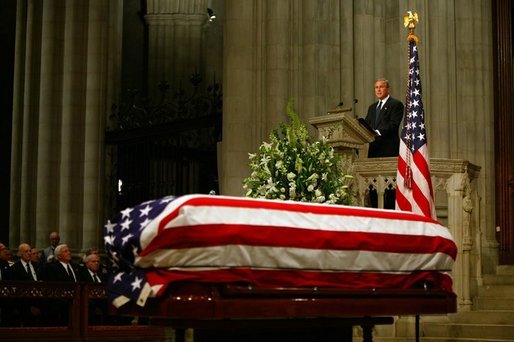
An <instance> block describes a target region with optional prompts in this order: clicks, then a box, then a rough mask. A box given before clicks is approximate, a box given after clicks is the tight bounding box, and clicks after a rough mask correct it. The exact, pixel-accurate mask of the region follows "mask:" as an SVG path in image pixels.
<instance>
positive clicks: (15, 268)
mask: <svg viewBox="0 0 514 342" xmlns="http://www.w3.org/2000/svg"><path fill="white" fill-rule="evenodd" d="M32 267H34V265H32ZM34 271H35V272H36V277H37V279H38V280H39V274H38V273H37V269H36V267H34ZM11 279H12V280H19V281H34V280H35V279H32V278H31V277H30V276H29V274H28V273H27V269H26V268H25V267H24V266H23V264H22V263H21V260H18V261H16V262H15V263H14V265H12V266H11Z"/></svg>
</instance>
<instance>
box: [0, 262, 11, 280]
mask: <svg viewBox="0 0 514 342" xmlns="http://www.w3.org/2000/svg"><path fill="white" fill-rule="evenodd" d="M0 273H1V274H2V278H1V279H2V280H11V269H10V267H9V263H8V262H7V261H5V260H2V259H0Z"/></svg>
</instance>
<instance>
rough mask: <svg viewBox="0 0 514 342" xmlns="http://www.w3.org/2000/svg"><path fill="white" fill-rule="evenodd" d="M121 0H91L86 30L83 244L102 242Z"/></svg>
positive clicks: (116, 88) (117, 78) (117, 76)
mask: <svg viewBox="0 0 514 342" xmlns="http://www.w3.org/2000/svg"><path fill="white" fill-rule="evenodd" d="M122 3H123V2H122V1H121V0H117V1H107V2H106V1H103V0H90V1H89V8H88V11H89V15H88V31H87V37H88V40H87V45H85V46H86V48H87V51H88V58H87V64H86V67H87V80H86V83H85V85H86V96H85V103H84V113H85V116H84V128H83V130H84V142H83V149H84V156H83V162H82V163H83V177H84V194H83V204H82V207H81V213H82V216H81V221H82V224H81V226H82V227H83V229H82V248H86V249H87V248H90V247H96V246H102V244H103V237H102V233H103V223H104V217H103V215H102V214H103V211H102V210H103V199H104V198H105V191H106V190H105V189H106V187H105V182H104V171H105V168H104V167H105V161H104V155H105V152H104V130H105V125H106V116H107V115H108V113H109V112H110V107H111V105H112V103H114V101H115V99H116V98H117V95H118V94H117V91H119V86H120V69H119V67H118V63H119V61H120V52H121V40H120V37H121V27H122V20H121V13H122V12H123V10H122V7H123V4H122Z"/></svg>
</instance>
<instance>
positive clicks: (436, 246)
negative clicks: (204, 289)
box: [105, 195, 457, 307]
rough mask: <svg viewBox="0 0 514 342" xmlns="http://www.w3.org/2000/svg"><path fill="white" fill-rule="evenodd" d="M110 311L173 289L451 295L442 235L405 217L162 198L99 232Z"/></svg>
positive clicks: (434, 225) (451, 248)
mask: <svg viewBox="0 0 514 342" xmlns="http://www.w3.org/2000/svg"><path fill="white" fill-rule="evenodd" d="M105 248H106V250H107V252H108V253H109V255H110V256H111V259H112V262H113V263H114V265H115V266H117V273H115V274H113V275H112V276H111V279H110V280H109V284H108V293H109V297H110V299H111V300H112V302H113V304H114V305H115V306H117V307H119V306H121V305H123V304H125V303H127V302H129V301H134V302H136V303H137V304H139V305H141V306H143V305H144V304H145V302H146V299H147V298H148V297H149V296H152V297H153V296H159V295H162V294H163V293H164V291H165V289H166V287H167V286H168V285H169V284H170V283H172V282H178V281H189V282H205V283H247V284H251V285H254V286H260V287H314V286H317V287H344V288H377V289H380V288H396V289H406V288H413V287H418V286H419V287H421V286H427V284H429V286H431V287H434V288H438V289H445V290H447V291H451V287H452V281H451V277H450V271H451V268H452V265H453V263H454V261H455V257H456V255H457V247H456V245H455V243H454V241H453V238H452V236H451V234H450V232H449V231H448V229H447V228H446V227H444V226H442V225H441V224H440V223H438V222H437V221H434V220H432V219H431V218H427V217H424V216H420V215H416V214H413V213H410V212H402V211H391V210H380V209H369V208H360V207H351V206H341V205H323V204H311V203H300V202H290V201H275V200H259V199H250V198H240V197H226V196H212V195H187V196H181V197H165V198H162V199H158V200H154V201H149V202H145V203H142V204H140V205H137V206H135V207H133V208H127V209H125V210H122V211H121V212H120V213H119V214H118V216H117V217H116V218H115V219H114V220H112V221H111V220H109V221H108V222H107V224H106V225H105Z"/></svg>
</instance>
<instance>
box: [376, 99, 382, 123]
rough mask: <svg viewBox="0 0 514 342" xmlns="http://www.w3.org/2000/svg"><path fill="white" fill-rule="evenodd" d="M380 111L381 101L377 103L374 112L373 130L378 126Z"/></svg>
mask: <svg viewBox="0 0 514 342" xmlns="http://www.w3.org/2000/svg"><path fill="white" fill-rule="evenodd" d="M381 109H382V101H380V100H379V101H378V105H377V108H376V111H375V128H376V126H377V124H378V117H379V116H380V110H381Z"/></svg>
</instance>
